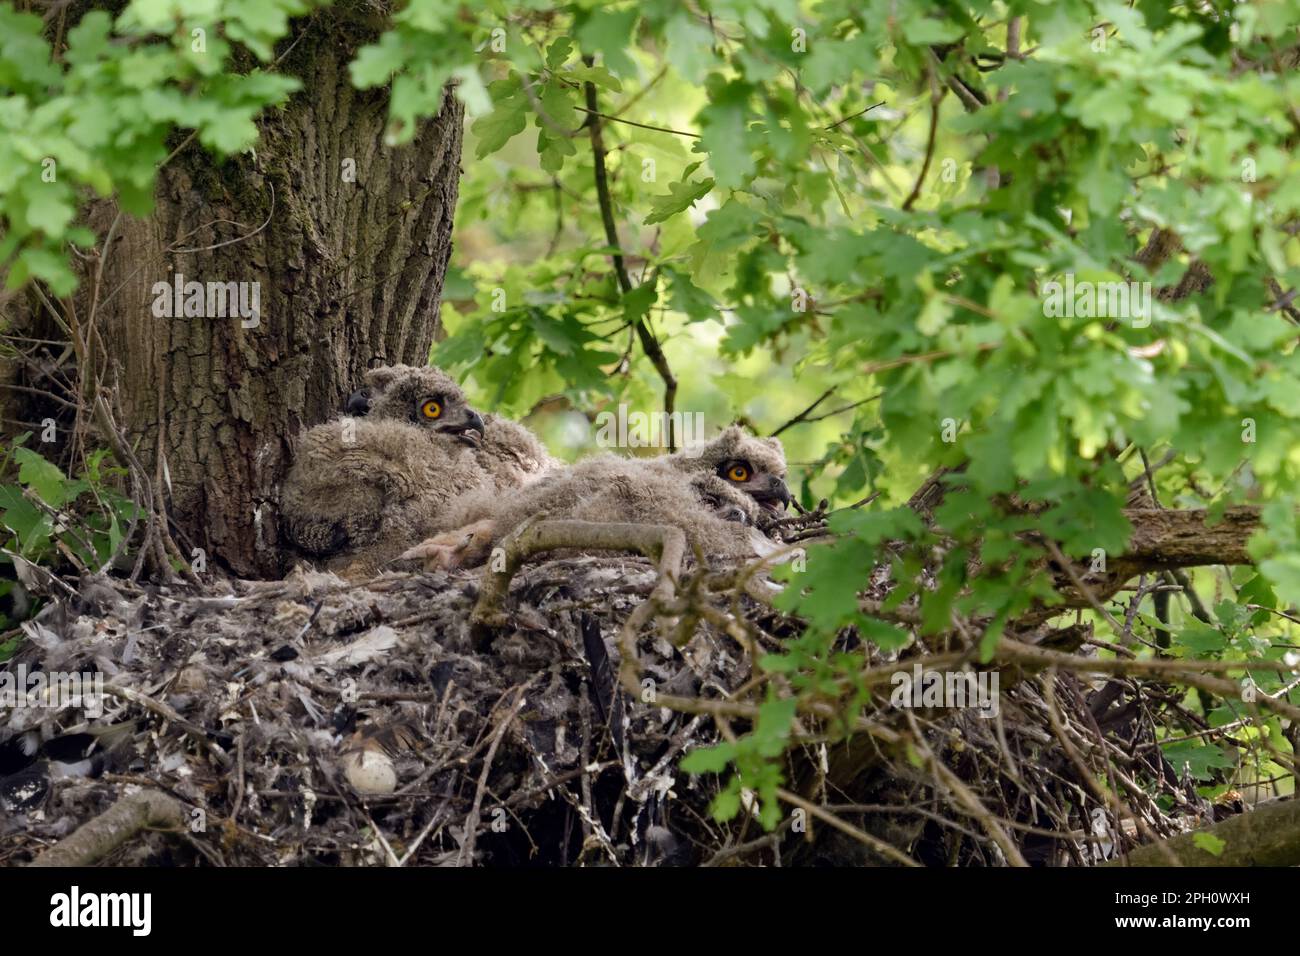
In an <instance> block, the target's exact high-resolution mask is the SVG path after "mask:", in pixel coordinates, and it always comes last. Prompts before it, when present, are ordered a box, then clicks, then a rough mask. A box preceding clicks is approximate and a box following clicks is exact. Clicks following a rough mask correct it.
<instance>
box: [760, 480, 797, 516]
mask: <svg viewBox="0 0 1300 956" xmlns="http://www.w3.org/2000/svg"><path fill="white" fill-rule="evenodd" d="M749 493H750V495H751V496H752V497H753V499H754V500H755V501H757V502H758V503H759V504H760V505H762V506H763V507H764V508H766V509H767V510H768V511H774V512H776V513H777V514H780V513H781V512H782V511H785V509H786V508H788V507H790V502H791V501H793V500H794V499H793V498H791V497H790V489H789V488H787V487H786V486H785V482H784V481H782V480H781V479H780V478H778V477H776V475H769V476H768V478H767V487H766V488H755V489H753V490H751V491H750V492H749Z"/></svg>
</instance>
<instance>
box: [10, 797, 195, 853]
mask: <svg viewBox="0 0 1300 956" xmlns="http://www.w3.org/2000/svg"><path fill="white" fill-rule="evenodd" d="M188 821H189V814H188V813H187V812H186V809H185V807H184V805H183V804H181V803H180V801H178V800H176V799H174V798H173V797H169V796H168V795H167V794H165V793H159V792H158V791H157V790H141V791H139V792H137V793H132V794H129V795H127V796H125V797H123V798H122V799H120V800H118V801H117V803H115V804H113V805H112V806H111V807H109V808H108V809H107V810H105V811H104V812H103V813H101V814H100V815H99V816H97V817H95V819H93V820H91V821H89V822H88V823H84V824H82V825H81V826H80V827H78V828H77V829H76V830H75V831H73V833H72V834H71V835H69V836H67V837H65V838H64V839H62V840H60V841H59V842H58V843H56V844H55V845H54V846H52V847H50V848H49V849H48V850H46V851H45V852H44V853H42V854H41V855H40V856H38V857H37V858H36V859H34V860H32V862H31V863H29V864H28V865H29V866H90V865H91V864H93V863H97V862H99V861H100V860H102V859H103V858H104V857H106V856H108V854H110V853H112V852H113V851H114V850H116V849H117V848H118V847H120V846H122V845H123V844H124V843H126V842H127V841H129V840H131V839H132V838H133V837H134V836H135V835H136V834H137V833H139V832H140V831H141V830H184V829H185V826H186V824H187V823H188Z"/></svg>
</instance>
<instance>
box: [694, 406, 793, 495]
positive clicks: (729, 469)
mask: <svg viewBox="0 0 1300 956" xmlns="http://www.w3.org/2000/svg"><path fill="white" fill-rule="evenodd" d="M671 458H672V460H673V465H674V466H675V467H677V468H680V469H681V470H683V471H686V472H690V473H692V474H713V475H716V476H717V477H719V478H721V479H722V480H723V481H725V482H727V483H728V484H729V485H731V486H732V487H734V488H737V489H739V490H740V491H743V492H745V493H746V494H748V495H749V496H750V497H751V498H753V499H754V500H755V501H756V502H758V503H759V504H760V505H762V506H763V507H764V508H766V509H768V510H769V511H775V512H780V511H784V510H785V509H786V508H787V507H788V506H789V504H790V501H791V498H790V489H789V488H787V487H786V484H785V473H786V467H785V450H784V449H783V448H782V447H781V442H780V440H779V439H776V438H758V437H756V436H754V435H750V434H748V433H747V432H746V431H745V430H744V429H743V428H741V427H740V426H739V425H732V426H730V427H728V428H726V429H725V430H723V432H722V434H721V435H719V436H718V437H717V438H715V439H713V441H710V442H706V443H705V444H703V445H697V446H695V447H694V448H690V449H687V450H686V451H681V452H678V453H677V454H675V455H672V456H671Z"/></svg>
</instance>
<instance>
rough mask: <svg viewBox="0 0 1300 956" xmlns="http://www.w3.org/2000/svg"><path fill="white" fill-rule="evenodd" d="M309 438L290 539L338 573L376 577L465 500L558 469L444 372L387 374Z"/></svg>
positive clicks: (387, 370)
mask: <svg viewBox="0 0 1300 956" xmlns="http://www.w3.org/2000/svg"><path fill="white" fill-rule="evenodd" d="M366 382H367V388H366V389H364V390H363V391H362V392H358V393H357V394H355V395H353V396H352V398H351V399H349V401H348V408H349V410H350V411H351V412H352V413H353V414H362V415H364V416H365V417H364V418H344V419H341V420H338V421H333V422H327V423H326V424H324V425H318V426H316V427H315V428H311V429H309V430H308V431H307V432H305V433H304V434H303V435H302V437H301V438H300V440H299V443H298V448H297V452H296V454H295V456H294V463H293V466H292V467H291V468H290V470H289V473H288V475H287V476H286V478H285V482H284V486H283V492H282V495H281V515H282V518H283V527H284V531H285V535H286V537H287V538H288V539H289V541H290V543H291V544H293V545H294V546H295V547H296V548H297V549H298V550H299V551H301V552H302V553H304V554H305V555H307V556H309V557H312V558H315V559H317V560H320V561H322V562H324V564H325V566H326V567H327V568H329V569H331V570H350V571H352V572H354V573H360V574H369V573H372V572H374V571H376V570H378V569H379V568H380V567H381V566H382V565H383V564H384V563H385V562H386V561H388V560H391V559H392V558H394V557H396V556H397V555H399V554H401V553H402V551H403V550H405V549H406V548H408V547H409V546H410V545H411V544H413V543H414V542H417V541H419V540H421V538H423V537H425V536H427V535H429V534H430V533H432V532H433V531H434V530H436V529H438V528H442V527H446V525H445V524H444V523H442V522H441V521H440V520H439V519H440V518H441V517H442V515H443V513H444V512H445V510H446V508H447V505H448V503H449V502H451V501H452V500H453V499H454V498H455V497H457V496H458V495H461V494H463V493H464V492H466V491H469V490H472V489H475V488H480V487H484V488H489V489H492V490H494V491H500V490H504V489H508V488H517V487H519V486H520V485H522V484H524V483H525V482H527V481H529V480H531V479H532V478H533V477H534V476H535V475H536V474H538V473H539V472H541V471H542V470H544V469H545V468H546V467H548V466H549V465H550V463H551V459H550V456H549V455H548V454H547V453H546V450H545V449H544V448H543V447H542V445H541V444H540V442H538V441H537V439H536V438H535V437H534V436H533V435H532V433H531V432H529V431H528V430H527V429H526V428H523V427H522V426H520V425H516V424H515V423H514V422H511V421H508V420H505V419H498V418H496V417H494V416H486V417H485V416H481V415H479V414H478V412H477V411H475V410H474V409H473V408H471V407H470V405H469V403H468V402H467V401H466V399H465V395H464V393H463V392H462V391H461V390H460V388H459V386H457V384H456V383H455V382H454V381H453V380H452V379H451V378H450V377H448V376H447V375H446V374H445V373H443V372H441V371H440V370H438V369H435V368H412V367H410V366H405V365H393V366H383V367H380V368H376V369H372V370H371V371H370V372H369V373H368V374H367V375H366Z"/></svg>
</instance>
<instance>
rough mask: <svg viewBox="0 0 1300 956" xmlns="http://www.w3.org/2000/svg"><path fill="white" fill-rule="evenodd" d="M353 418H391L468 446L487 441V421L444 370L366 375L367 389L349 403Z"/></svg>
mask: <svg viewBox="0 0 1300 956" xmlns="http://www.w3.org/2000/svg"><path fill="white" fill-rule="evenodd" d="M347 411H348V414H350V415H366V416H369V417H370V418H388V419H395V420H397V421H403V422H410V423H412V424H414V425H419V426H421V427H423V428H429V429H431V430H432V431H434V432H436V433H438V434H444V435H452V436H454V437H455V438H457V439H459V440H461V441H463V442H465V443H466V444H471V445H477V444H479V443H480V442H482V440H483V429H484V425H483V418H482V416H480V415H479V413H478V412H476V411H475V410H474V409H473V408H471V407H470V405H469V402H468V401H467V400H466V398H465V393H464V392H463V391H461V388H460V386H459V385H457V384H456V382H455V381H454V380H453V379H452V378H451V376H450V375H448V374H447V373H446V372H444V371H442V369H438V368H433V367H432V366H425V367H423V368H415V367H413V366H410V365H381V366H379V367H378V368H372V369H371V370H370V371H369V372H367V373H366V387H365V388H363V389H361V390H360V391H357V392H354V393H353V394H352V396H351V397H350V398H349V399H348V403H347Z"/></svg>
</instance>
